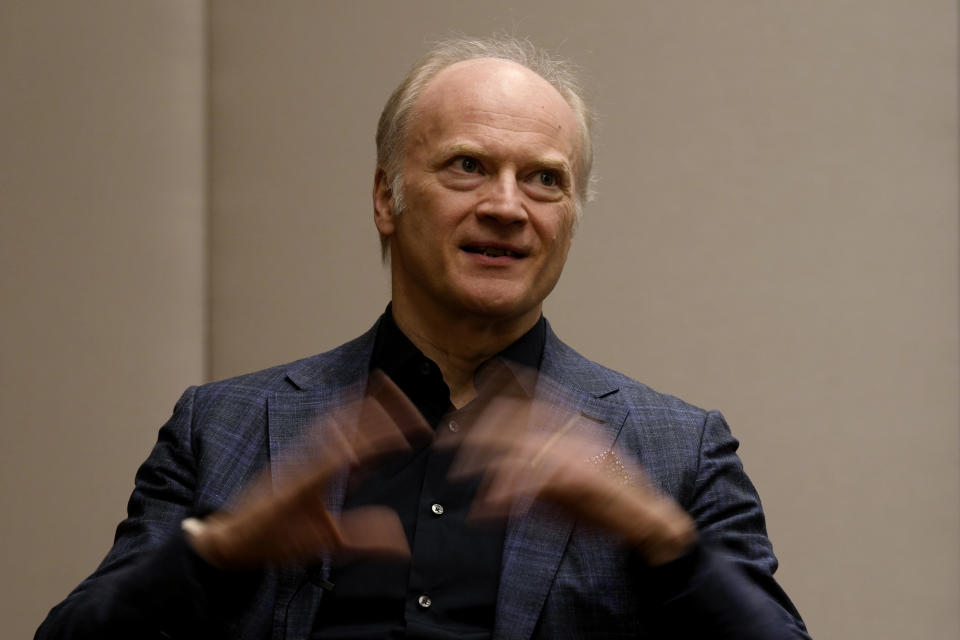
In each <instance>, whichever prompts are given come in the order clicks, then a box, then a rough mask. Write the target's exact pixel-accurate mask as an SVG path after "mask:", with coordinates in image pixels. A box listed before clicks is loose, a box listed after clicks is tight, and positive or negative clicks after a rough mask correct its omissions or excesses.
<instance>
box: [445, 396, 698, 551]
mask: <svg viewBox="0 0 960 640" xmlns="http://www.w3.org/2000/svg"><path fill="white" fill-rule="evenodd" d="M599 428H600V426H599V425H598V424H597V423H596V422H594V421H592V420H590V419H589V418H587V417H586V416H583V415H582V414H581V413H579V411H576V410H575V408H574V407H573V406H572V405H570V406H566V405H562V404H558V403H547V402H545V401H543V400H530V399H529V398H528V397H527V396H526V395H525V394H517V393H513V394H509V393H507V394H500V395H498V396H496V397H494V398H493V399H491V400H490V401H489V404H488V406H487V407H486V408H485V410H484V412H483V414H482V416H481V417H480V418H479V419H478V420H477V421H476V422H475V423H474V424H473V425H472V426H471V428H470V429H469V430H466V431H465V432H464V433H463V434H462V438H461V439H460V440H459V441H458V442H457V443H456V444H457V445H458V446H459V451H458V454H457V458H456V459H455V461H454V464H453V466H452V468H451V476H452V477H454V478H463V477H465V476H472V475H480V476H481V477H482V479H481V484H480V489H479V490H478V492H477V496H476V498H475V501H474V504H473V505H472V508H471V515H472V516H474V517H478V518H506V517H507V516H508V515H509V514H510V513H511V511H512V510H516V509H518V508H521V509H522V508H524V507H523V505H525V504H526V505H529V503H530V501H531V500H532V499H540V500H546V501H549V502H551V503H553V504H555V505H557V506H559V507H561V508H562V509H563V510H565V511H566V512H567V513H568V514H569V515H571V516H572V517H574V518H578V519H582V520H584V521H587V522H589V523H591V524H593V525H594V526H597V527H599V528H602V529H604V530H606V531H608V532H609V533H611V534H613V535H615V536H617V537H619V538H621V539H622V540H623V541H624V542H625V543H626V544H628V545H630V546H632V547H633V548H635V549H636V550H637V551H638V552H639V553H640V554H641V556H642V557H643V558H644V559H645V560H646V561H647V563H648V564H650V565H658V564H663V563H665V562H669V561H670V560H673V559H675V558H677V557H679V556H680V555H682V554H683V553H684V552H685V551H686V550H687V549H688V548H689V546H690V545H691V544H693V542H694V541H695V540H696V528H695V526H694V523H693V520H692V519H691V518H690V516H689V515H688V514H687V513H686V512H685V511H684V510H683V509H682V508H681V507H680V506H679V505H678V504H677V503H676V502H675V501H674V500H673V499H671V498H670V497H669V496H665V495H663V494H661V493H660V492H658V491H657V490H656V488H654V487H653V486H652V485H651V483H650V482H649V481H648V480H647V477H646V475H645V474H644V473H643V470H642V469H641V468H640V467H639V466H638V465H636V464H635V463H633V462H632V461H631V460H630V459H629V458H621V457H619V456H617V455H616V453H615V452H614V451H610V450H609V449H608V448H607V447H608V443H605V442H603V441H601V439H600V438H599V435H598V429H599Z"/></svg>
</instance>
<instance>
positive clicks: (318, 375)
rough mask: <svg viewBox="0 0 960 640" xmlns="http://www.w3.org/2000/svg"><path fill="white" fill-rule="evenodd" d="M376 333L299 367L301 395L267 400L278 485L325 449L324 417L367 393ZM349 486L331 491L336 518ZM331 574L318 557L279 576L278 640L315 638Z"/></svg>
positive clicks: (292, 376)
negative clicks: (291, 467)
mask: <svg viewBox="0 0 960 640" xmlns="http://www.w3.org/2000/svg"><path fill="white" fill-rule="evenodd" d="M375 333H376V326H375V327H374V328H373V329H371V330H370V331H369V332H367V333H366V334H365V335H364V336H361V337H360V338H358V339H357V340H354V341H353V342H350V343H347V344H346V345H344V346H343V347H341V348H339V349H337V350H335V351H332V352H329V353H326V354H323V355H320V356H314V357H313V358H308V359H306V360H303V361H300V362H298V363H295V364H294V365H293V366H291V368H290V370H289V371H288V372H287V379H288V381H289V382H290V383H291V385H292V386H293V387H294V388H295V389H296V390H294V391H284V392H278V393H274V394H273V395H271V396H269V397H268V398H267V440H268V447H269V454H270V474H271V478H272V480H273V482H274V483H275V484H276V483H278V482H281V481H282V479H283V474H284V470H285V468H286V467H287V465H294V466H296V465H302V464H309V463H310V457H311V452H312V451H316V450H317V449H319V448H322V447H323V442H324V436H325V434H324V429H323V423H322V418H323V416H324V415H326V414H328V413H329V412H330V411H332V410H334V409H336V407H338V406H342V405H343V404H344V403H345V402H347V401H349V400H350V399H351V398H352V397H354V396H355V394H357V393H358V392H359V391H362V389H363V385H364V384H365V382H366V378H367V367H368V363H369V362H370V351H371V349H372V348H373V337H374V335H375ZM346 481H347V471H346V470H344V471H343V472H342V473H340V474H338V475H337V476H336V477H334V478H333V479H332V480H331V482H330V484H329V486H328V487H327V490H326V494H325V495H324V503H325V505H326V507H327V509H328V510H329V511H330V512H331V513H334V514H336V513H339V511H340V509H341V507H342V505H343V499H344V492H345V490H346ZM329 574H330V562H329V558H327V557H318V558H317V562H316V564H315V565H314V566H313V567H302V566H298V567H291V568H286V569H282V570H280V571H278V585H277V600H276V602H277V606H276V607H275V608H274V621H273V623H274V632H273V636H274V638H286V639H289V640H294V639H296V638H306V637H307V636H308V635H309V633H310V629H311V628H312V626H313V621H314V618H315V617H316V613H317V608H318V606H319V604H320V597H319V596H320V595H321V594H322V589H321V587H320V586H318V585H319V584H322V583H323V582H325V581H327V580H329Z"/></svg>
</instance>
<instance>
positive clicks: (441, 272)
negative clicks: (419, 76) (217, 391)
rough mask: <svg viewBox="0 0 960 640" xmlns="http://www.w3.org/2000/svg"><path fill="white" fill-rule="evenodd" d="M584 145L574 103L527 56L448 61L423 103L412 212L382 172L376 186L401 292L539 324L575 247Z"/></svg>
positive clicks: (411, 300) (441, 308)
mask: <svg viewBox="0 0 960 640" xmlns="http://www.w3.org/2000/svg"><path fill="white" fill-rule="evenodd" d="M578 145H579V136H578V133H577V125H576V119H575V117H574V114H573V111H572V110H571V109H570V107H569V105H568V104H567V103H566V101H565V100H564V99H563V98H562V97H561V96H560V94H559V93H558V92H557V91H556V90H555V89H554V88H553V87H552V86H551V85H550V84H549V83H547V81H546V80H544V79H543V78H541V77H540V76H538V75H536V74H535V73H533V72H532V71H530V70H528V69H526V68H525V67H522V66H520V65H517V64H514V63H511V62H506V61H502V60H492V59H479V60H470V61H466V62H461V63H457V64H455V65H452V66H450V67H448V68H447V69H445V70H444V71H442V72H440V73H439V74H438V75H437V76H436V77H435V78H434V79H433V80H432V81H431V82H430V83H429V84H428V85H427V87H426V89H424V91H423V93H422V94H421V96H420V98H419V99H418V101H417V103H416V105H415V106H414V109H413V113H412V119H411V125H410V129H409V132H408V137H407V140H406V144H405V149H404V152H405V156H404V162H403V168H402V175H403V189H404V192H403V197H404V202H405V208H404V211H403V214H402V215H399V216H395V215H394V212H393V209H392V202H391V198H390V193H389V190H388V187H389V185H388V184H387V183H386V179H385V177H384V176H383V174H382V173H378V179H377V182H376V185H375V190H374V205H375V207H374V208H375V211H376V222H377V227H378V229H379V230H380V233H381V234H384V235H387V236H389V238H390V243H391V245H390V247H391V248H390V250H391V268H392V279H393V297H394V302H395V304H397V303H402V302H406V303H408V304H410V305H413V308H415V309H417V310H418V311H419V312H422V313H439V314H444V315H449V314H454V316H455V317H459V316H463V315H467V316H472V317H477V318H487V319H491V320H520V321H522V322H526V321H527V320H529V322H530V324H532V322H533V321H534V320H535V319H536V317H538V316H539V314H540V308H541V304H542V302H543V299H544V298H545V297H546V296H547V294H548V293H550V291H551V290H552V289H553V287H554V285H555V284H556V283H557V280H558V279H559V277H560V272H561V271H562V269H563V264H564V262H565V261H566V257H567V251H568V249H569V248H570V238H571V233H572V228H573V223H574V218H575V211H576V207H575V198H576V197H577V194H576V193H575V192H574V189H575V180H574V174H573V172H574V170H575V168H576V167H575V159H576V157H577V152H578V150H579V146H578Z"/></svg>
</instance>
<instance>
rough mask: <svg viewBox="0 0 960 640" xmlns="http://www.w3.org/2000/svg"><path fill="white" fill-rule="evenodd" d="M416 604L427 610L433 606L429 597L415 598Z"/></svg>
mask: <svg viewBox="0 0 960 640" xmlns="http://www.w3.org/2000/svg"><path fill="white" fill-rule="evenodd" d="M417 604H419V605H420V606H421V607H423V608H424V609H429V608H430V605H432V604H433V600H431V599H430V596H428V595H422V596H420V597H419V598H417Z"/></svg>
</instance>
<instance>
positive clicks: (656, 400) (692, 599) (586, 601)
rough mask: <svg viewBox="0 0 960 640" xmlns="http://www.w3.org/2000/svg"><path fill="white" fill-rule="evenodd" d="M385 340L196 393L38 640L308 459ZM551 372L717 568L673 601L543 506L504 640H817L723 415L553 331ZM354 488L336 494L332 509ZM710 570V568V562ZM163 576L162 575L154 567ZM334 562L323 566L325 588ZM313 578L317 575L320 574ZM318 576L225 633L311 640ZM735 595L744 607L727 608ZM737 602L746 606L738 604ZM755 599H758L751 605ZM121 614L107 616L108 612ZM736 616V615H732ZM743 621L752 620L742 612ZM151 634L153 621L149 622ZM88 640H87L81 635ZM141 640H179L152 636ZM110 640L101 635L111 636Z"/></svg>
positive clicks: (511, 600)
mask: <svg viewBox="0 0 960 640" xmlns="http://www.w3.org/2000/svg"><path fill="white" fill-rule="evenodd" d="M376 329H377V327H376V326H374V327H373V328H372V329H371V330H370V331H368V332H367V333H366V334H364V335H363V336H361V337H359V338H357V339H355V340H353V341H351V342H349V343H347V344H345V345H343V346H341V347H339V348H336V349H334V350H332V351H329V352H327V353H323V354H320V355H317V356H313V357H310V358H306V359H304V360H299V361H297V362H293V363H291V364H288V365H283V366H279V367H274V368H271V369H266V370H263V371H259V372H256V373H252V374H248V375H244V376H240V377H237V378H233V379H229V380H225V381H220V382H214V383H210V384H206V385H203V386H199V387H192V388H190V389H188V390H187V391H186V392H185V393H184V394H183V396H182V397H181V398H180V400H179V402H178V403H177V405H176V408H175V410H174V413H173V416H172V417H171V418H170V420H169V421H168V422H167V423H166V424H165V425H164V426H163V427H162V429H161V430H160V434H159V439H158V442H157V444H156V446H155V447H154V449H153V451H152V452H151V454H150V456H149V458H148V459H147V460H146V462H145V463H144V464H143V465H142V467H141V468H140V470H139V471H138V473H137V479H136V487H135V490H134V492H133V494H132V496H131V499H130V503H129V505H128V517H127V518H126V519H125V520H124V521H123V522H121V524H120V525H119V526H118V528H117V534H116V538H115V541H114V545H113V547H112V549H111V550H110V552H109V554H108V555H107V557H106V558H105V559H104V561H103V563H102V564H101V566H100V567H99V568H98V569H97V571H96V572H95V573H94V574H93V575H91V576H90V577H89V578H87V580H85V581H84V582H83V583H81V585H80V586H79V587H78V588H77V589H76V590H75V591H74V592H73V593H72V594H70V596H69V597H68V598H67V600H65V601H64V602H63V603H61V604H60V605H58V606H57V607H56V608H54V609H53V611H51V614H50V616H49V617H48V619H47V621H46V622H45V623H44V625H43V626H42V627H41V628H40V630H39V631H38V634H37V638H61V637H63V638H66V637H83V636H84V633H83V631H82V630H83V629H88V628H89V629H91V631H90V634H91V636H90V637H97V632H96V629H97V627H96V622H91V620H92V619H96V618H103V617H105V616H109V615H113V614H112V613H110V612H111V611H114V609H115V604H108V603H105V600H109V599H111V598H113V599H119V600H121V601H122V599H123V597H124V596H123V594H124V593H126V592H129V591H131V590H133V591H136V590H137V589H141V588H149V585H147V586H146V587H145V586H144V584H143V583H144V582H147V583H149V582H150V580H151V577H150V576H151V571H149V570H148V569H146V568H144V567H145V566H149V563H150V562H151V560H150V558H151V556H156V555H157V554H158V549H160V548H162V547H163V546H164V545H165V544H168V541H169V540H170V539H171V538H172V537H175V536H176V535H177V534H176V533H175V531H176V530H177V529H178V525H179V523H180V521H181V520H182V519H183V518H185V517H188V516H190V515H193V514H196V513H198V512H206V511H210V510H214V509H217V508H219V507H221V506H223V505H224V504H225V503H227V502H228V501H229V500H230V498H231V497H232V496H233V495H234V494H235V493H236V492H237V491H238V490H239V489H240V488H241V487H243V486H244V485H245V484H247V483H248V482H250V481H251V480H252V479H253V478H254V477H255V476H256V475H257V474H258V473H259V472H260V471H261V470H262V469H264V468H265V467H267V466H269V465H270V463H271V461H275V460H278V459H279V458H280V457H281V456H284V455H289V452H290V451H295V450H296V445H297V443H298V440H299V439H300V438H301V437H302V436H303V434H304V431H305V430H306V428H307V427H308V426H309V425H311V424H313V423H314V421H315V418H316V417H317V415H318V414H322V413H323V412H324V411H325V410H327V409H329V408H331V407H334V406H337V405H338V404H340V403H341V402H342V401H343V400H344V399H345V398H346V396H347V395H348V394H349V393H350V391H351V390H353V389H356V388H357V387H358V385H361V384H362V383H363V382H364V381H365V379H366V376H367V374H368V366H369V361H370V356H371V351H372V348H373V343H374V336H375V334H376ZM541 374H542V375H544V376H545V377H547V378H549V379H551V380H552V381H554V383H556V384H555V387H554V388H556V389H559V390H561V391H562V393H563V394H564V395H565V400H566V401H570V399H573V401H574V402H575V403H576V404H577V405H578V408H579V409H580V411H581V412H582V413H584V414H585V415H587V416H589V417H590V418H592V419H593V420H592V421H593V422H595V423H596V425H597V426H596V428H597V430H598V433H599V434H600V435H601V437H602V438H604V439H606V440H607V441H609V444H610V445H611V446H614V445H616V447H617V451H618V453H619V454H620V455H631V456H633V457H634V458H635V459H636V461H637V462H638V463H639V464H640V465H641V466H642V467H643V468H644V470H645V471H646V473H647V474H648V475H649V477H650V478H651V479H652V481H653V482H654V483H656V484H657V485H658V486H659V487H660V489H661V490H662V491H664V492H665V493H667V494H669V495H671V496H673V497H674V498H675V499H676V500H677V502H678V503H679V504H680V505H682V506H683V507H684V508H685V509H686V510H687V511H688V512H689V513H690V514H691V516H692V517H693V518H694V519H695V521H696V523H697V526H698V529H699V532H700V535H701V539H702V540H705V541H706V542H707V543H708V545H709V547H710V549H711V551H710V554H711V557H713V558H714V559H717V558H719V559H721V565H720V566H722V567H726V569H723V570H717V569H716V564H714V565H711V567H712V568H708V569H707V570H706V571H702V570H700V571H699V574H698V575H693V576H689V578H688V581H689V582H690V585H689V588H687V587H686V586H684V587H682V588H681V589H680V590H679V591H680V592H681V593H683V594H684V595H683V596H682V597H680V598H674V599H673V601H671V602H663V601H661V600H659V599H658V597H657V583H656V581H657V576H656V572H655V570H649V569H646V568H645V567H643V566H640V565H639V564H638V563H636V562H635V561H633V560H632V559H631V557H630V556H629V554H628V553H627V552H626V551H625V550H624V549H622V548H621V546H620V545H618V544H616V542H615V541H613V540H611V539H610V538H608V537H605V536H604V535H603V534H602V533H601V532H599V531H596V530H594V529H591V528H590V527H587V526H582V525H578V524H577V523H575V522H574V521H572V520H571V519H569V518H567V517H565V516H564V515H563V514H560V513H557V512H556V510H554V509H552V508H551V507H550V506H549V505H547V504H539V503H535V504H534V505H533V507H532V508H531V509H529V510H527V511H526V512H525V513H524V514H523V515H522V516H521V517H515V518H511V520H510V521H509V522H508V526H507V533H506V539H505V544H504V551H503V559H502V567H501V578H500V588H499V592H498V600H497V609H496V622H495V629H494V638H496V639H498V640H505V639H517V640H527V639H530V638H642V637H654V634H655V630H654V627H653V626H652V625H653V623H652V622H651V621H652V620H653V618H654V616H653V614H654V611H653V610H654V609H658V610H663V609H664V608H666V609H667V610H669V609H670V607H671V606H674V607H675V608H676V607H679V610H678V613H677V615H678V616H679V618H678V619H682V618H683V616H687V617H689V612H688V611H685V610H684V608H685V607H688V606H694V607H699V608H701V609H704V608H705V609H707V610H709V609H711V608H712V609H715V610H716V611H714V613H717V614H718V615H720V616H721V617H723V616H726V617H728V618H729V617H730V616H731V615H733V616H734V618H736V617H737V616H745V617H746V618H750V617H751V616H755V615H757V614H758V612H759V615H760V616H761V617H764V616H765V619H769V620H774V626H776V627H777V629H776V631H770V632H769V633H768V632H767V631H761V632H759V633H758V634H755V635H753V636H746V635H745V636H744V637H785V638H788V637H789V638H806V637H807V635H806V632H805V629H804V627H803V622H802V621H801V620H800V618H799V616H798V615H797V613H796V610H795V609H794V608H793V605H792V604H791V603H790V601H789V599H787V598H786V596H785V595H784V594H783V592H782V590H780V588H779V587H778V586H777V584H776V582H775V581H774V580H773V577H772V576H773V572H774V571H775V569H776V566H777V561H776V559H775V558H774V555H773V552H772V549H771V545H770V542H769V540H768V538H767V535H766V532H765V525H764V517H763V512H762V510H761V506H760V501H759V498H758V497H757V494H756V491H755V490H754V488H753V486H752V484H751V483H750V481H749V479H748V478H747V476H746V475H745V474H744V472H743V468H742V466H741V463H740V460H739V458H738V457H737V456H736V453H735V452H736V449H737V446H738V445H737V441H736V440H735V439H734V438H733V436H732V435H731V433H730V430H729V429H728V427H727V425H726V423H725V422H724V419H723V417H722V416H721V415H720V414H719V413H716V412H707V411H703V410H701V409H698V408H695V407H692V406H690V405H688V404H686V403H684V402H682V401H681V400H678V399H676V398H674V397H672V396H667V395H663V394H660V393H657V392H655V391H653V390H651V389H650V388H648V387H646V386H644V385H643V384H640V383H638V382H636V381H634V380H631V379H629V378H627V377H625V376H623V375H621V374H619V373H616V372H614V371H611V370H609V369H606V368H604V367H602V366H600V365H597V364H596V363H593V362H591V361H589V360H587V359H585V358H584V357H582V356H581V355H579V354H578V353H577V352H575V351H574V350H573V349H571V348H570V347H568V346H567V345H566V344H564V343H563V342H561V341H560V340H559V339H558V338H557V337H556V335H555V334H554V333H553V331H552V330H551V329H550V328H549V326H548V328H547V339H546V345H545V350H544V356H543V362H542V365H541ZM344 484H345V483H344V482H342V481H340V482H335V483H334V484H333V486H332V487H331V490H330V493H329V495H328V496H327V498H326V500H327V504H328V506H329V508H331V509H332V510H334V511H336V510H338V509H339V507H340V505H341V503H342V500H343V491H344ZM701 564H702V563H701ZM155 569H157V570H158V571H159V570H160V568H159V567H155ZM327 570H328V568H327V565H325V564H323V563H321V564H320V565H319V570H318V571H319V575H320V576H321V577H322V576H324V575H325V574H326V571H327ZM311 571H312V572H313V573H317V570H316V569H312V570H311ZM310 575H311V572H310V571H308V570H307V569H306V568H292V569H282V570H281V569H277V570H268V571H266V572H265V573H264V575H263V576H262V577H261V578H260V579H259V581H258V585H259V586H258V587H257V591H256V593H255V595H254V596H253V597H252V598H250V599H249V601H247V602H248V604H247V605H245V606H244V608H243V610H242V611H239V612H237V614H236V616H235V617H234V618H232V619H230V620H225V621H220V622H222V623H223V624H225V625H226V629H227V631H226V637H230V638H238V639H241V640H246V639H249V640H265V639H267V638H271V639H276V640H286V639H289V640H295V639H304V638H307V637H308V636H309V634H310V630H311V627H312V624H313V620H314V616H315V613H316V610H317V606H318V604H319V601H320V599H321V598H322V595H323V589H322V588H321V587H320V586H318V584H319V583H320V582H321V581H319V580H315V579H314V580H309V579H307V578H308V577H310ZM727 592H732V593H734V601H729V602H728V601H726V600H725V598H726V597H727V596H726V595H724V594H726V593H727ZM738 594H739V595H738ZM744 594H746V595H745V596H744ZM105 607H107V608H108V609H109V607H114V609H109V610H108V611H107V612H106V613H104V608H105ZM731 609H732V611H731ZM738 609H743V610H742V611H740V610H738ZM144 624H145V626H146V625H147V623H144ZM74 634H76V635H74ZM138 635H139V637H170V635H163V634H161V633H159V632H155V634H152V633H151V631H150V630H148V629H146V628H144V629H143V630H142V633H139V634H138ZM99 637H102V635H101V636H99Z"/></svg>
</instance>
